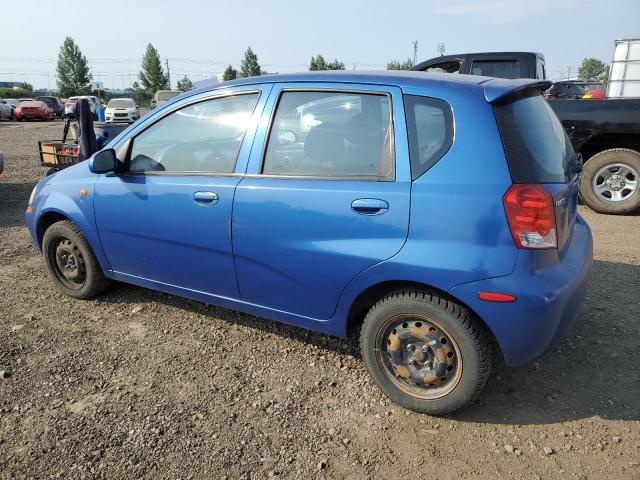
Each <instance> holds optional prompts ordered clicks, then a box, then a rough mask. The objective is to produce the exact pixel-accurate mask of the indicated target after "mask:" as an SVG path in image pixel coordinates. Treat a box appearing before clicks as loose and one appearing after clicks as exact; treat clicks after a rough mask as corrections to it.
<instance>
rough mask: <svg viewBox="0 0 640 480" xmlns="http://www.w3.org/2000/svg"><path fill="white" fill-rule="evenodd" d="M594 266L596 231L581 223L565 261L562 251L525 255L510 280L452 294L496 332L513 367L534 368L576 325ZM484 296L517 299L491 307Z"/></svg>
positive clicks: (463, 287)
mask: <svg viewBox="0 0 640 480" xmlns="http://www.w3.org/2000/svg"><path fill="white" fill-rule="evenodd" d="M592 261H593V240H592V238H591V230H590V229H589V226H588V225H587V224H586V223H585V222H584V220H583V219H582V218H581V217H578V219H577V221H576V225H575V228H574V231H573V236H572V238H571V243H570V244H569V245H568V246H567V247H566V249H565V253H564V256H563V257H562V259H560V260H558V252H557V251H530V250H521V251H520V252H519V255H518V260H517V262H516V267H515V269H514V271H513V273H512V274H511V275H507V276H504V277H497V278H492V279H487V280H481V281H478V282H472V283H467V284H464V285H459V286H457V287H454V288H452V289H451V290H450V291H449V293H450V294H451V295H453V296H454V297H456V298H458V299H460V300H461V301H463V302H465V303H466V304H467V305H468V306H469V307H470V308H472V309H473V310H474V311H475V312H476V313H477V314H478V315H479V316H480V317H481V318H482V319H483V320H484V322H485V323H486V324H487V326H488V327H489V328H490V329H491V331H492V332H493V334H494V336H495V337H496V339H497V341H498V344H499V345H500V348H501V349H502V352H503V354H504V357H505V361H506V363H507V364H508V365H519V364H522V363H526V362H529V361H531V360H533V359H535V358H536V357H538V356H539V355H540V354H542V353H543V352H544V351H545V350H546V349H547V348H548V347H549V346H551V345H552V344H553V343H554V342H556V341H558V340H561V339H562V338H563V337H564V336H565V335H566V333H567V332H568V331H569V329H570V327H571V325H572V324H573V321H574V320H575V318H576V316H577V314H578V311H579V309H580V306H581V305H582V302H583V299H584V294H585V291H586V288H587V282H588V277H589V271H590V269H591V264H592ZM482 291H489V292H500V293H508V294H512V295H515V296H516V297H517V300H516V301H515V302H511V303H496V302H487V301H483V300H480V299H479V298H478V293H479V292H482Z"/></svg>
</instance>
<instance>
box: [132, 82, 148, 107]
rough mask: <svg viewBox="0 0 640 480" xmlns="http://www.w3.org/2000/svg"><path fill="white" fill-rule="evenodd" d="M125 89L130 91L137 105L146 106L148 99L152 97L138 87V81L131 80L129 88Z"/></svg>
mask: <svg viewBox="0 0 640 480" xmlns="http://www.w3.org/2000/svg"><path fill="white" fill-rule="evenodd" d="M126 91H127V92H130V93H131V96H132V97H133V99H134V101H135V102H136V104H137V105H145V106H148V104H149V101H150V100H151V97H152V95H151V94H150V93H149V92H147V91H146V90H145V89H144V88H142V87H140V84H139V83H138V82H133V84H132V85H131V88H127V89H126Z"/></svg>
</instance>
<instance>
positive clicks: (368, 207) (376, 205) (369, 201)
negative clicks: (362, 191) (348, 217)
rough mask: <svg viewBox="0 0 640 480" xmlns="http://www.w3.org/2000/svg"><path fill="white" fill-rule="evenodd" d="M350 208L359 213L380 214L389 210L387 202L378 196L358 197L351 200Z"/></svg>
mask: <svg viewBox="0 0 640 480" xmlns="http://www.w3.org/2000/svg"><path fill="white" fill-rule="evenodd" d="M351 210H353V211H354V212H356V213H358V214H360V215H382V214H383V213H385V212H387V210H389V203H388V202H387V201H386V200H380V199H378V198H358V199H357V200H354V201H353V202H351Z"/></svg>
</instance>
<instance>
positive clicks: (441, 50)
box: [438, 43, 444, 57]
mask: <svg viewBox="0 0 640 480" xmlns="http://www.w3.org/2000/svg"><path fill="white" fill-rule="evenodd" d="M438 53H439V54H440V56H441V57H442V56H443V55H444V43H439V44H438Z"/></svg>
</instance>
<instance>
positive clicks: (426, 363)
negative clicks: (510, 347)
mask: <svg viewBox="0 0 640 480" xmlns="http://www.w3.org/2000/svg"><path fill="white" fill-rule="evenodd" d="M360 347H361V351H362V357H363V359H364V362H365V364H366V366H367V368H368V370H369V372H370V373H371V376H372V377H373V379H374V381H375V382H376V384H377V385H378V386H379V387H380V388H381V389H382V391H383V392H384V393H385V394H386V395H387V396H388V397H389V398H390V399H391V400H393V401H394V402H396V403H398V404H400V405H402V406H403V407H405V408H408V409H410V410H414V411H416V412H420V413H428V414H432V415H443V414H446V413H450V412H453V411H454V410H458V409H460V408H462V407H463V406H464V405H466V404H467V403H469V402H470V401H472V400H473V399H474V398H475V397H476V396H477V395H478V394H479V393H480V392H481V390H482V388H483V387H484V384H485V383H486V381H487V378H488V377H489V373H490V370H491V352H490V347H489V345H488V343H487V341H486V337H485V334H484V331H483V329H482V327H481V325H480V324H479V322H478V321H477V320H476V319H475V318H474V317H473V315H472V314H471V313H470V312H469V311H467V310H466V309H465V308H463V307H462V306H460V305H458V304H456V303H454V302H453V301H451V300H450V299H447V298H444V297H442V296H440V295H438V294H436V293H433V292H429V291H422V290H401V291H397V292H393V293H391V294H389V295H387V296H386V297H385V298H383V299H382V300H380V301H379V302H378V303H376V304H375V305H374V306H373V307H372V308H371V310H370V311H369V312H368V314H367V316H366V318H365V320H364V323H363V325H362V330H361V334H360Z"/></svg>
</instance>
